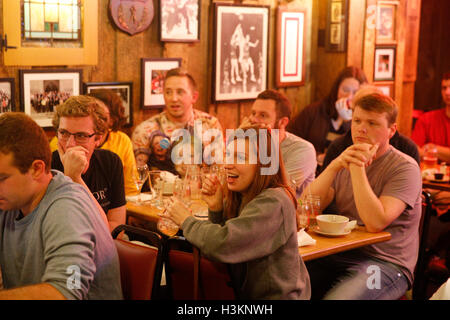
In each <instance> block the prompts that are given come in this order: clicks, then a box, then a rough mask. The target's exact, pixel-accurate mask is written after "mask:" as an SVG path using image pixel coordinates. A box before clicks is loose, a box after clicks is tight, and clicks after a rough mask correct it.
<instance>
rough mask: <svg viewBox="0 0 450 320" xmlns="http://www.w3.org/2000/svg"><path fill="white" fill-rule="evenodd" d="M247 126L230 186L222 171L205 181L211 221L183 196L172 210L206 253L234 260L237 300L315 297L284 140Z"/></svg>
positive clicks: (235, 146)
mask: <svg viewBox="0 0 450 320" xmlns="http://www.w3.org/2000/svg"><path fill="white" fill-rule="evenodd" d="M245 131H246V133H245V135H242V136H239V135H237V136H235V137H233V139H231V140H230V141H229V142H228V143H227V161H226V162H227V163H226V165H225V170H226V173H227V179H226V184H225V185H224V186H222V185H221V184H220V182H219V179H218V178H217V177H216V176H212V177H211V178H207V179H206V181H205V183H204V184H203V187H202V193H203V199H204V200H205V202H206V203H207V204H208V208H209V220H208V221H202V220H197V219H196V218H194V217H193V216H191V213H190V212H189V209H188V208H187V207H186V206H185V205H184V204H183V203H182V202H181V201H180V200H178V199H176V198H172V199H171V201H172V203H171V204H170V205H169V207H168V208H167V214H168V216H169V217H170V218H171V219H172V220H173V221H174V222H175V223H177V224H178V225H180V227H181V229H182V230H183V235H184V236H185V237H186V239H187V240H188V241H189V242H191V243H192V244H193V245H194V246H196V247H197V248H199V249H200V251H201V252H202V254H204V255H205V256H206V257H207V258H209V259H211V260H214V261H220V262H223V263H227V264H229V267H230V268H229V270H230V276H231V278H232V281H233V285H234V289H235V293H236V295H237V298H239V299H309V298H310V292H311V289H310V282H309V275H308V271H307V269H306V267H305V264H304V263H303V260H302V258H301V256H300V254H299V252H298V242H297V231H298V230H299V226H298V224H297V221H298V220H297V219H296V200H295V193H294V191H293V190H292V189H291V188H290V187H289V184H288V181H287V178H286V172H285V169H284V165H283V160H282V158H281V152H280V150H279V145H278V141H274V140H272V136H271V134H270V130H267V129H258V128H246V129H245ZM243 146H245V148H243ZM243 149H244V150H243ZM277 151H278V152H277ZM263 155H267V157H270V161H269V162H268V163H267V161H261V160H267V157H264V158H266V159H263V157H262V156H263ZM263 163H267V164H263ZM274 165H275V170H272V169H273V166H274ZM271 171H272V172H271Z"/></svg>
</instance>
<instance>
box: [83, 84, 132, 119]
mask: <svg viewBox="0 0 450 320" xmlns="http://www.w3.org/2000/svg"><path fill="white" fill-rule="evenodd" d="M102 89H107V90H111V91H114V92H115V93H116V94H117V95H118V96H119V97H120V99H121V100H122V104H123V106H124V108H125V117H126V118H127V120H126V122H125V126H126V127H130V126H132V125H133V108H132V102H133V82H89V83H84V86H83V92H84V93H85V94H89V93H92V92H95V91H97V90H102Z"/></svg>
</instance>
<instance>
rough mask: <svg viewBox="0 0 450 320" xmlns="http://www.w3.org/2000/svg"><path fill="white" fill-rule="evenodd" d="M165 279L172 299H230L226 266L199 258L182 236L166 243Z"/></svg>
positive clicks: (230, 290) (231, 290) (196, 251)
mask: <svg viewBox="0 0 450 320" xmlns="http://www.w3.org/2000/svg"><path fill="white" fill-rule="evenodd" d="M166 245H167V248H166V252H165V255H166V256H165V262H166V280H167V285H168V288H169V295H170V298H171V299H173V300H199V299H200V300H233V299H235V294H234V290H233V288H232V286H231V278H230V276H229V274H228V269H227V266H226V265H225V264H224V263H220V262H213V261H211V260H208V259H206V258H205V257H200V253H199V251H198V249H197V248H195V247H193V246H192V245H191V244H190V243H189V242H188V241H186V240H185V239H184V238H182V237H177V238H171V239H169V240H168V241H167V243H166Z"/></svg>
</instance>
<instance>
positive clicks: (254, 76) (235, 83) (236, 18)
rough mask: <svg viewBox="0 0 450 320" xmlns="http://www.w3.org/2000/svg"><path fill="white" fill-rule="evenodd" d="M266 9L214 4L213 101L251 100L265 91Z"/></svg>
mask: <svg viewBox="0 0 450 320" xmlns="http://www.w3.org/2000/svg"><path fill="white" fill-rule="evenodd" d="M269 13H270V7H269V6H253V5H233V4H222V3H220V4H219V3H216V4H215V17H216V18H215V29H214V32H215V34H214V36H215V37H214V70H215V72H213V74H214V77H213V81H212V83H213V90H212V92H213V95H212V97H213V101H215V102H220V101H239V100H249V99H254V98H256V96H257V95H258V94H259V93H260V92H261V91H263V90H265V89H267V59H268V46H269Z"/></svg>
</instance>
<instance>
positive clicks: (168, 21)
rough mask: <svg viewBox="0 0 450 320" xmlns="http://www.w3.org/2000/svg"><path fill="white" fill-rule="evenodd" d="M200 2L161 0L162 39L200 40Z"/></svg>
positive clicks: (172, 40) (194, 0)
mask: <svg viewBox="0 0 450 320" xmlns="http://www.w3.org/2000/svg"><path fill="white" fill-rule="evenodd" d="M200 2H201V1H200V0H161V1H160V21H161V25H160V37H161V41H167V42H195V41H199V40H200Z"/></svg>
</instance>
